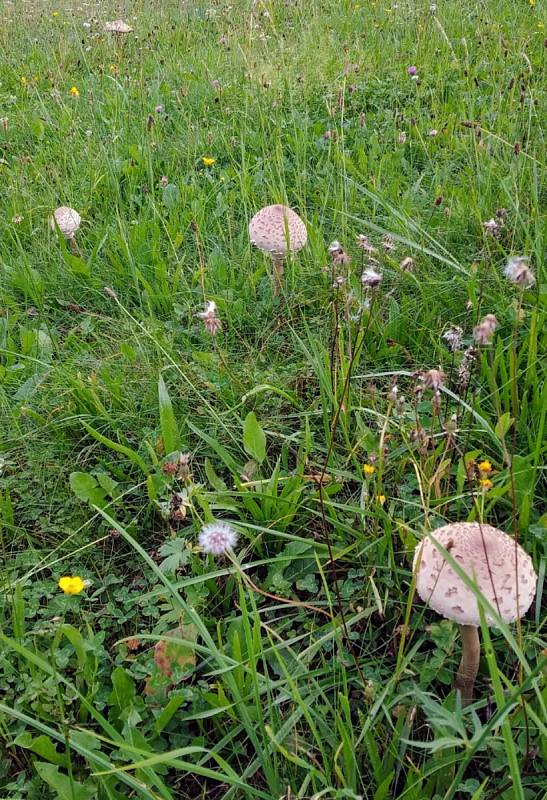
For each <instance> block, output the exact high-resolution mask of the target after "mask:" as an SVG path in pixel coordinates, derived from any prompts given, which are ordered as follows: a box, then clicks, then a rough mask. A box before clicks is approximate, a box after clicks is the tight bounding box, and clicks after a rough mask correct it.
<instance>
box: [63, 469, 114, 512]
mask: <svg viewBox="0 0 547 800" xmlns="http://www.w3.org/2000/svg"><path fill="white" fill-rule="evenodd" d="M69 480H70V488H71V489H72V491H73V492H74V494H75V495H76V497H77V498H78V499H79V500H83V501H84V502H85V503H91V504H93V505H96V506H99V507H100V508H104V507H105V505H106V495H105V493H104V491H103V490H102V489H101V487H100V486H99V484H98V483H97V480H96V478H94V477H93V475H90V474H89V473H88V472H71V473H70V478H69Z"/></svg>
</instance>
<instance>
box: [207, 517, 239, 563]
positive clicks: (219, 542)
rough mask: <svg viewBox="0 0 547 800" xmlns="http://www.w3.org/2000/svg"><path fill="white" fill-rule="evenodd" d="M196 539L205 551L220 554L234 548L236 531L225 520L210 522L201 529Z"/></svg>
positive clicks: (215, 554)
mask: <svg viewBox="0 0 547 800" xmlns="http://www.w3.org/2000/svg"><path fill="white" fill-rule="evenodd" d="M198 541H199V544H200V545H201V547H202V548H203V551H204V552H205V553H212V554H213V555H214V556H220V555H223V554H224V553H226V552H227V551H228V550H233V549H234V547H235V546H236V544H237V533H236V531H235V530H234V529H233V528H232V527H231V525H228V523H227V522H210V523H209V524H208V525H204V526H203V528H202V529H201V531H200V534H199V539H198Z"/></svg>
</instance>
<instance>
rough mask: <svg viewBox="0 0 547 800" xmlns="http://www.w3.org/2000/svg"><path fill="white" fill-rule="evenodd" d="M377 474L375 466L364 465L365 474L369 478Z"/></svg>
mask: <svg viewBox="0 0 547 800" xmlns="http://www.w3.org/2000/svg"><path fill="white" fill-rule="evenodd" d="M375 472H376V467H375V466H374V465H373V464H363V473H364V474H365V475H366V477H367V478H370V477H371V475H374V473H375Z"/></svg>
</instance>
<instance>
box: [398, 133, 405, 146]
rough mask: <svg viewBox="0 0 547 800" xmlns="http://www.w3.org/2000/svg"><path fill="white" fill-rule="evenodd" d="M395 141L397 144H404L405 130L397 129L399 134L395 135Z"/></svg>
mask: <svg viewBox="0 0 547 800" xmlns="http://www.w3.org/2000/svg"><path fill="white" fill-rule="evenodd" d="M397 141H398V142H399V144H405V142H406V133H405V131H399V135H398V136H397Z"/></svg>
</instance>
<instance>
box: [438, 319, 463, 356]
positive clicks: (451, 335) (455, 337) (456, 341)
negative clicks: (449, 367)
mask: <svg viewBox="0 0 547 800" xmlns="http://www.w3.org/2000/svg"><path fill="white" fill-rule="evenodd" d="M443 339H444V340H445V342H446V346H447V347H448V349H449V350H450V351H451V352H452V353H455V352H456V351H457V350H461V349H462V343H463V330H462V328H460V326H459V325H454V327H453V328H448V330H446V331H445V332H444V333H443Z"/></svg>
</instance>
